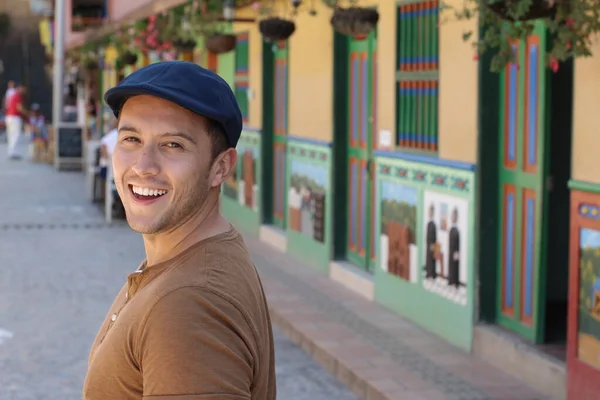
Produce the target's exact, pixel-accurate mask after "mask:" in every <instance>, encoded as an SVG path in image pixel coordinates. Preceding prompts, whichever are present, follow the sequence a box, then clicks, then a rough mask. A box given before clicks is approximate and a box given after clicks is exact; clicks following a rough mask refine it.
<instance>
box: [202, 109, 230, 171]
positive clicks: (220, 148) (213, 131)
mask: <svg viewBox="0 0 600 400" xmlns="http://www.w3.org/2000/svg"><path fill="white" fill-rule="evenodd" d="M207 133H208V137H209V138H210V145H211V156H212V160H211V162H212V161H214V160H215V159H216V158H217V157H218V156H219V154H221V153H222V152H224V151H225V150H227V149H228V148H230V147H231V146H230V144H229V139H227V134H226V133H225V129H224V128H223V125H221V124H220V123H219V122H217V121H215V120H213V119H209V120H208V128H207Z"/></svg>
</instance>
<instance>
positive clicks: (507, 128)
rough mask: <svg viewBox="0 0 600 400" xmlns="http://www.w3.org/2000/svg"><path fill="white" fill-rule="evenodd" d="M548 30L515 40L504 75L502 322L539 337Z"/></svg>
mask: <svg viewBox="0 0 600 400" xmlns="http://www.w3.org/2000/svg"><path fill="white" fill-rule="evenodd" d="M545 46H546V32H545V28H544V26H543V24H541V23H540V24H539V25H538V26H537V27H536V29H535V30H534V32H533V33H532V35H531V36H529V37H528V39H527V40H525V41H523V42H520V43H514V44H513V46H512V48H513V51H515V52H516V60H517V63H518V65H517V63H515V64H511V65H509V66H507V67H506V69H505V70H504V71H503V72H502V75H501V79H500V85H501V86H500V108H501V110H500V116H501V118H500V134H499V138H500V141H499V143H498V148H499V151H500V154H499V185H500V187H499V191H498V193H499V196H500V198H499V209H498V216H499V218H498V221H499V223H498V229H499V238H500V240H499V244H498V245H499V251H498V263H497V265H498V266H499V268H498V280H497V282H498V283H497V285H498V286H497V293H498V298H497V318H498V323H499V324H500V325H502V326H504V327H506V328H508V329H510V330H512V331H514V332H516V333H518V334H519V335H521V336H523V337H525V338H527V339H529V340H532V341H535V342H540V341H542V340H543V335H544V329H543V328H544V326H543V325H544V310H545V308H544V301H543V299H544V297H543V296H544V294H545V292H544V287H543V286H544V285H540V284H539V283H540V282H544V275H543V273H544V266H545V255H544V248H545V247H544V244H543V243H544V242H545V235H543V231H542V216H543V215H544V210H543V208H542V207H543V206H544V204H545V201H544V199H545V197H546V194H545V188H544V183H545V182H544V176H545V165H546V163H545V162H544V156H545V151H544V150H545V136H546V135H545V132H546V126H545V120H546V110H547V106H546V105H547V104H549V103H548V98H547V94H546V84H547V83H546V71H547V69H546V65H545Z"/></svg>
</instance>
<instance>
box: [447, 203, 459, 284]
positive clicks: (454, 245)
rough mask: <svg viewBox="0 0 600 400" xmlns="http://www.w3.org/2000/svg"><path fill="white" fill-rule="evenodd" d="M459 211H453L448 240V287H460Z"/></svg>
mask: <svg viewBox="0 0 600 400" xmlns="http://www.w3.org/2000/svg"><path fill="white" fill-rule="evenodd" d="M457 223H458V209H456V208H455V209H454V210H453V211H452V228H451V229H450V234H449V239H448V285H449V286H454V287H456V288H458V287H460V232H459V231H458V227H457Z"/></svg>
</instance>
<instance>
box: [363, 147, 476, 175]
mask: <svg viewBox="0 0 600 400" xmlns="http://www.w3.org/2000/svg"><path fill="white" fill-rule="evenodd" d="M374 154H375V155H376V156H377V157H384V158H395V159H400V160H405V161H414V162H418V163H422V164H430V165H436V166H438V167H447V168H454V169H460V170H465V171H471V172H473V171H475V170H476V168H477V166H476V165H475V164H471V163H466V162H462V161H454V160H445V159H442V158H437V157H434V156H429V155H423V154H413V153H404V152H400V151H389V150H375V151H374Z"/></svg>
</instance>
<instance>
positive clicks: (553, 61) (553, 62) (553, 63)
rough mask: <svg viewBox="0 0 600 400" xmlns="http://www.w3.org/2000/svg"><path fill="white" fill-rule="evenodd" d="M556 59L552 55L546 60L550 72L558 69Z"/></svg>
mask: <svg viewBox="0 0 600 400" xmlns="http://www.w3.org/2000/svg"><path fill="white" fill-rule="evenodd" d="M558 66H559V64H558V60H557V59H556V57H552V58H551V59H550V61H549V62H548V67H550V69H551V70H552V72H556V71H558Z"/></svg>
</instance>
